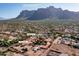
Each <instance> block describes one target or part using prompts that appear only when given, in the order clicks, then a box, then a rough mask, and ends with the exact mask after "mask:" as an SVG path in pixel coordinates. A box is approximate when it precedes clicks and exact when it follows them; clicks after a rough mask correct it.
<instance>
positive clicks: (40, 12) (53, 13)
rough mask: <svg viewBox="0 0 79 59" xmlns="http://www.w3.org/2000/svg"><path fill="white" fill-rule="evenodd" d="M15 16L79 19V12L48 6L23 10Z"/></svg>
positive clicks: (38, 18) (24, 17)
mask: <svg viewBox="0 0 79 59" xmlns="http://www.w3.org/2000/svg"><path fill="white" fill-rule="evenodd" d="M16 18H23V19H28V20H40V19H49V18H50V19H76V20H78V19H79V12H74V11H69V10H62V9H61V8H55V7H53V6H49V7H47V8H39V9H37V10H31V11H29V10H23V11H22V12H21V13H20V15H18V16H17V17H16Z"/></svg>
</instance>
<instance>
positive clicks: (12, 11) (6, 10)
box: [0, 3, 79, 19]
mask: <svg viewBox="0 0 79 59" xmlns="http://www.w3.org/2000/svg"><path fill="white" fill-rule="evenodd" d="M49 6H54V7H56V8H62V9H63V10H65V9H68V10H70V11H79V7H78V6H79V4H78V3H48V4H47V3H40V4H39V3H26V4H25V3H0V17H3V18H6V19H8V18H14V17H17V16H18V15H19V14H20V12H21V11H22V10H37V9H38V8H46V7H49Z"/></svg>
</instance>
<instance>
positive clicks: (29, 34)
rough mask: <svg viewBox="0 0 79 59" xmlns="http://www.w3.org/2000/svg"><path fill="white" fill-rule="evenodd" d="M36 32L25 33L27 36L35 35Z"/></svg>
mask: <svg viewBox="0 0 79 59" xmlns="http://www.w3.org/2000/svg"><path fill="white" fill-rule="evenodd" d="M35 35H36V33H27V36H35Z"/></svg>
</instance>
